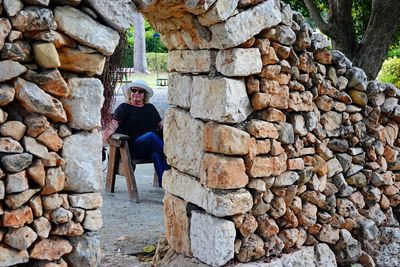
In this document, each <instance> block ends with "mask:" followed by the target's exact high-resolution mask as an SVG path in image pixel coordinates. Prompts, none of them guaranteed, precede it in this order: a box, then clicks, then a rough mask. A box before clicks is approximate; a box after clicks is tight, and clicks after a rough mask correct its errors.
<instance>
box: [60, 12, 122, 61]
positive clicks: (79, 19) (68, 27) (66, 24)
mask: <svg viewBox="0 0 400 267" xmlns="http://www.w3.org/2000/svg"><path fill="white" fill-rule="evenodd" d="M54 17H55V20H56V21H57V25H58V29H60V30H61V31H63V32H65V33H66V34H67V35H68V36H70V37H72V38H74V39H75V40H77V41H79V42H80V43H82V44H84V45H87V46H89V47H93V48H95V49H97V50H98V51H100V52H101V53H103V54H104V55H106V56H110V55H111V54H112V53H113V52H114V50H115V48H116V47H117V45H118V41H119V34H118V32H116V31H115V30H113V29H111V28H108V27H106V26H103V25H101V24H100V23H98V22H96V21H94V20H93V19H92V18H91V17H89V16H88V15H86V14H85V13H83V12H82V11H79V10H78V9H75V8H73V7H69V6H63V7H61V6H58V7H56V9H55V12H54Z"/></svg>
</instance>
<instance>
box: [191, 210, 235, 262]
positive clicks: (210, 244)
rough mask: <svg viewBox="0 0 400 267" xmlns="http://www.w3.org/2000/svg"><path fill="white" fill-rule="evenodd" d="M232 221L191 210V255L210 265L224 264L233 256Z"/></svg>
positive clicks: (233, 230) (233, 227)
mask: <svg viewBox="0 0 400 267" xmlns="http://www.w3.org/2000/svg"><path fill="white" fill-rule="evenodd" d="M235 236H236V230H235V226H234V224H233V222H231V221H227V220H224V219H220V218H216V217H213V216H210V215H208V214H204V213H200V212H196V211H193V212H192V218H191V226H190V240H191V247H192V251H193V256H195V257H197V258H199V259H200V260H201V261H203V262H205V263H207V264H210V265H212V266H220V265H224V264H225V263H226V262H228V261H229V260H230V259H232V258H233V256H234V241H235Z"/></svg>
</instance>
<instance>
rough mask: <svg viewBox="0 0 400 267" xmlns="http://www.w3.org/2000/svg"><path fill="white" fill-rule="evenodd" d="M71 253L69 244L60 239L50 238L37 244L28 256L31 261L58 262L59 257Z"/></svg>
mask: <svg viewBox="0 0 400 267" xmlns="http://www.w3.org/2000/svg"><path fill="white" fill-rule="evenodd" d="M71 251H72V246H71V244H70V243H69V242H68V241H67V240H65V239H62V238H58V237H50V238H48V239H42V240H40V241H39V242H37V243H36V244H35V245H34V247H33V249H32V251H31V254H30V257H31V258H32V259H38V260H50V261H52V260H58V259H60V258H61V256H63V255H65V254H68V253H70V252H71Z"/></svg>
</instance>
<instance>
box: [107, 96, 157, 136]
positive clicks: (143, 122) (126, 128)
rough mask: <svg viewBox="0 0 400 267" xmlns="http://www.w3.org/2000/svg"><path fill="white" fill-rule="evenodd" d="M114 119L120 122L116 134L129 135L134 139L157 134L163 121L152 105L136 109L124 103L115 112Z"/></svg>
mask: <svg viewBox="0 0 400 267" xmlns="http://www.w3.org/2000/svg"><path fill="white" fill-rule="evenodd" d="M114 119H115V120H117V121H118V122H119V123H118V128H117V130H116V131H115V132H117V133H120V134H126V135H129V136H130V137H131V138H133V139H136V138H137V137H139V136H141V135H143V134H145V133H147V132H156V131H157V129H158V128H159V127H158V123H159V122H160V121H161V117H160V114H158V111H157V109H156V108H155V107H154V106H153V105H152V104H144V106H143V107H135V106H132V105H129V104H127V103H122V104H121V105H119V106H118V108H117V109H116V110H115V112H114Z"/></svg>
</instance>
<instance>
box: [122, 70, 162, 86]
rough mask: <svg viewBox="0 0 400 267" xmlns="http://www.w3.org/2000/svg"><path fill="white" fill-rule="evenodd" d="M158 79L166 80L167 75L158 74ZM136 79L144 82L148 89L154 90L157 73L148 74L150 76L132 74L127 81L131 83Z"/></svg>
mask: <svg viewBox="0 0 400 267" xmlns="http://www.w3.org/2000/svg"><path fill="white" fill-rule="evenodd" d="M158 77H159V78H167V77H168V74H167V73H159V74H158ZM136 79H140V80H145V81H146V82H147V84H148V85H149V86H150V87H152V88H155V87H156V80H157V73H155V72H153V73H150V74H146V73H134V74H132V75H130V76H129V77H128V79H127V80H130V81H132V80H136Z"/></svg>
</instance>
